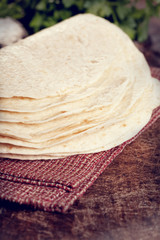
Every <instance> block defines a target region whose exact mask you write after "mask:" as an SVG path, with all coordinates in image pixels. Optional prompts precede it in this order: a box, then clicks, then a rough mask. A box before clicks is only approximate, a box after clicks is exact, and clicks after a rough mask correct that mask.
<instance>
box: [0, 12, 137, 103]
mask: <svg viewBox="0 0 160 240" xmlns="http://www.w3.org/2000/svg"><path fill="white" fill-rule="evenodd" d="M86 22H87V24H86ZM108 33H111V34H108ZM113 39H114V41H113ZM126 39H127V41H128V37H127V36H126V35H125V34H124V33H123V32H122V31H121V30H120V29H119V28H118V27H116V26H114V25H113V24H111V23H109V22H106V20H104V19H102V18H99V17H96V16H93V15H91V14H85V15H84V14H82V15H78V16H75V17H72V18H70V19H68V20H65V21H63V22H61V23H59V24H57V25H55V26H53V27H51V28H48V29H45V30H42V31H41V32H39V33H37V34H34V35H32V36H30V37H28V38H26V39H24V40H21V41H19V42H18V43H16V44H13V45H11V46H8V47H6V48H3V49H2V50H1V51H0V72H1V81H2V83H3V85H2V86H1V87H0V96H1V97H4V98H6V97H8V98H11V97H15V96H16V97H30V98H44V97H52V96H57V95H59V94H69V93H72V92H77V91H78V89H82V88H83V89H84V88H85V87H88V86H89V85H92V84H93V83H94V82H96V81H97V79H99V78H100V76H101V74H102V73H103V72H104V71H105V69H106V66H108V65H109V64H110V63H111V62H112V61H113V60H114V59H115V56H117V55H118V54H120V53H121V51H122V50H121V48H119V44H121V43H124V40H126ZM93 40H94V41H93ZM126 47H128V46H127V44H126ZM132 48H135V47H134V46H132ZM135 49H136V48H135ZM135 51H136V50H135ZM24 58H25V60H24ZM62 66H63V68H62ZM17 86H18V88H17ZM24 89H25V90H24Z"/></svg>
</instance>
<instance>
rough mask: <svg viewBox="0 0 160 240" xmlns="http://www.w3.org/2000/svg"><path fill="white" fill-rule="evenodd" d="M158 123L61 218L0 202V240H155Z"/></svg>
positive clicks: (159, 191)
mask: <svg viewBox="0 0 160 240" xmlns="http://www.w3.org/2000/svg"><path fill="white" fill-rule="evenodd" d="M159 139H160V120H158V121H157V122H156V123H155V124H154V125H153V126H152V127H151V128H149V129H148V130H147V131H146V132H144V133H143V134H142V135H141V136H140V137H139V138H138V139H137V140H136V141H134V142H133V143H132V144H130V145H128V146H127V147H126V148H125V150H124V151H123V153H122V154H120V155H119V156H118V157H117V158H116V159H115V160H114V161H113V162H112V163H111V164H110V166H109V167H108V168H107V169H106V170H105V171H104V172H103V174H101V176H100V177H99V178H98V179H97V180H96V182H95V183H94V184H93V185H92V186H91V187H90V188H89V189H88V190H87V192H86V193H85V195H84V196H83V197H82V198H80V199H79V200H77V201H76V203H75V204H74V206H72V207H71V208H70V210H69V211H68V212H67V213H66V214H60V213H48V212H43V211H35V210H33V209H31V208H29V207H26V206H20V205H18V204H14V203H9V202H8V201H1V207H0V214H1V216H0V218H1V230H0V239H3V240H10V239H16V240H20V239H24V240H32V239H34V240H44V239H46V240H47V239H49V240H50V239H56V240H59V239H64V240H70V239H75V240H78V239H92V240H97V239H98V240H102V239H106V240H111V239H114V240H121V239H127V240H130V239H142V240H150V239H152V240H159V239H160V228H159V226H160V141H159Z"/></svg>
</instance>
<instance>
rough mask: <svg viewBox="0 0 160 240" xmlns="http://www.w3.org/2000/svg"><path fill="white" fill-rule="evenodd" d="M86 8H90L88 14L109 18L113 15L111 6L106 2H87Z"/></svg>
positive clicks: (103, 0) (102, 0)
mask: <svg viewBox="0 0 160 240" xmlns="http://www.w3.org/2000/svg"><path fill="white" fill-rule="evenodd" d="M85 7H86V8H88V9H87V12H89V13H92V14H95V15H99V16H101V17H106V16H107V17H108V16H110V15H111V13H112V10H111V8H110V6H109V5H107V3H106V1H105V0H101V1H94V2H93V3H92V4H91V3H90V2H89V1H88V2H86V4H85Z"/></svg>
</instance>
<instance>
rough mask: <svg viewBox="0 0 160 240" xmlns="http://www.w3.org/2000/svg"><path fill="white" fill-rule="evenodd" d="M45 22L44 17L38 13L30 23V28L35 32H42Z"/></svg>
mask: <svg viewBox="0 0 160 240" xmlns="http://www.w3.org/2000/svg"><path fill="white" fill-rule="evenodd" d="M43 20H44V16H43V15H42V14H40V13H38V12H37V13H36V14H35V15H34V17H33V18H32V20H31V22H30V27H32V28H33V29H34V30H35V32H37V31H38V30H40V28H41V25H42V23H43Z"/></svg>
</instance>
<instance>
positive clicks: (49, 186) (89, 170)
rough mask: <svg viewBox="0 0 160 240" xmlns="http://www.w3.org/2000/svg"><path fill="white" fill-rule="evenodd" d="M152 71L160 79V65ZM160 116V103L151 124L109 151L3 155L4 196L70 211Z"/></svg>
mask: <svg viewBox="0 0 160 240" xmlns="http://www.w3.org/2000/svg"><path fill="white" fill-rule="evenodd" d="M152 75H153V76H154V77H156V78H158V79H160V69H158V68H152ZM158 117H160V107H158V108H157V109H155V110H154V112H153V114H152V117H151V119H150V121H149V122H148V124H147V125H146V126H145V127H144V128H143V129H142V130H141V131H140V132H139V133H138V134H137V135H136V136H134V137H133V138H131V139H130V140H128V141H126V142H124V143H122V144H121V145H119V146H117V147H115V148H112V149H110V150H108V151H103V152H99V153H94V154H83V155H75V156H71V157H67V158H64V159H57V160H47V161H46V160H45V161H44V160H41V161H37V160H36V161H19V160H10V159H0V197H1V199H6V200H9V201H12V202H17V203H20V204H27V205H31V206H33V207H34V208H36V209H42V210H45V211H52V212H53V211H59V212H65V211H67V210H68V208H69V207H70V206H71V205H72V204H73V203H74V201H75V200H76V199H78V198H79V197H80V196H82V195H83V194H84V193H85V191H86V190H87V189H88V188H89V187H90V186H91V185H92V184H93V182H94V181H95V180H96V179H97V178H98V176H99V175H100V174H101V173H102V172H103V171H104V170H105V169H106V167H107V166H108V165H109V164H110V163H111V162H112V161H113V159H114V158H115V157H116V156H117V155H118V154H120V153H121V152H122V151H123V149H124V148H125V146H126V145H127V144H130V143H131V142H132V141H134V140H135V139H136V138H137V137H138V136H139V135H140V134H141V133H142V132H143V131H145V130H146V129H147V128H148V127H150V126H151V125H152V124H153V123H154V122H155V121H156V120H157V119H158Z"/></svg>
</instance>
